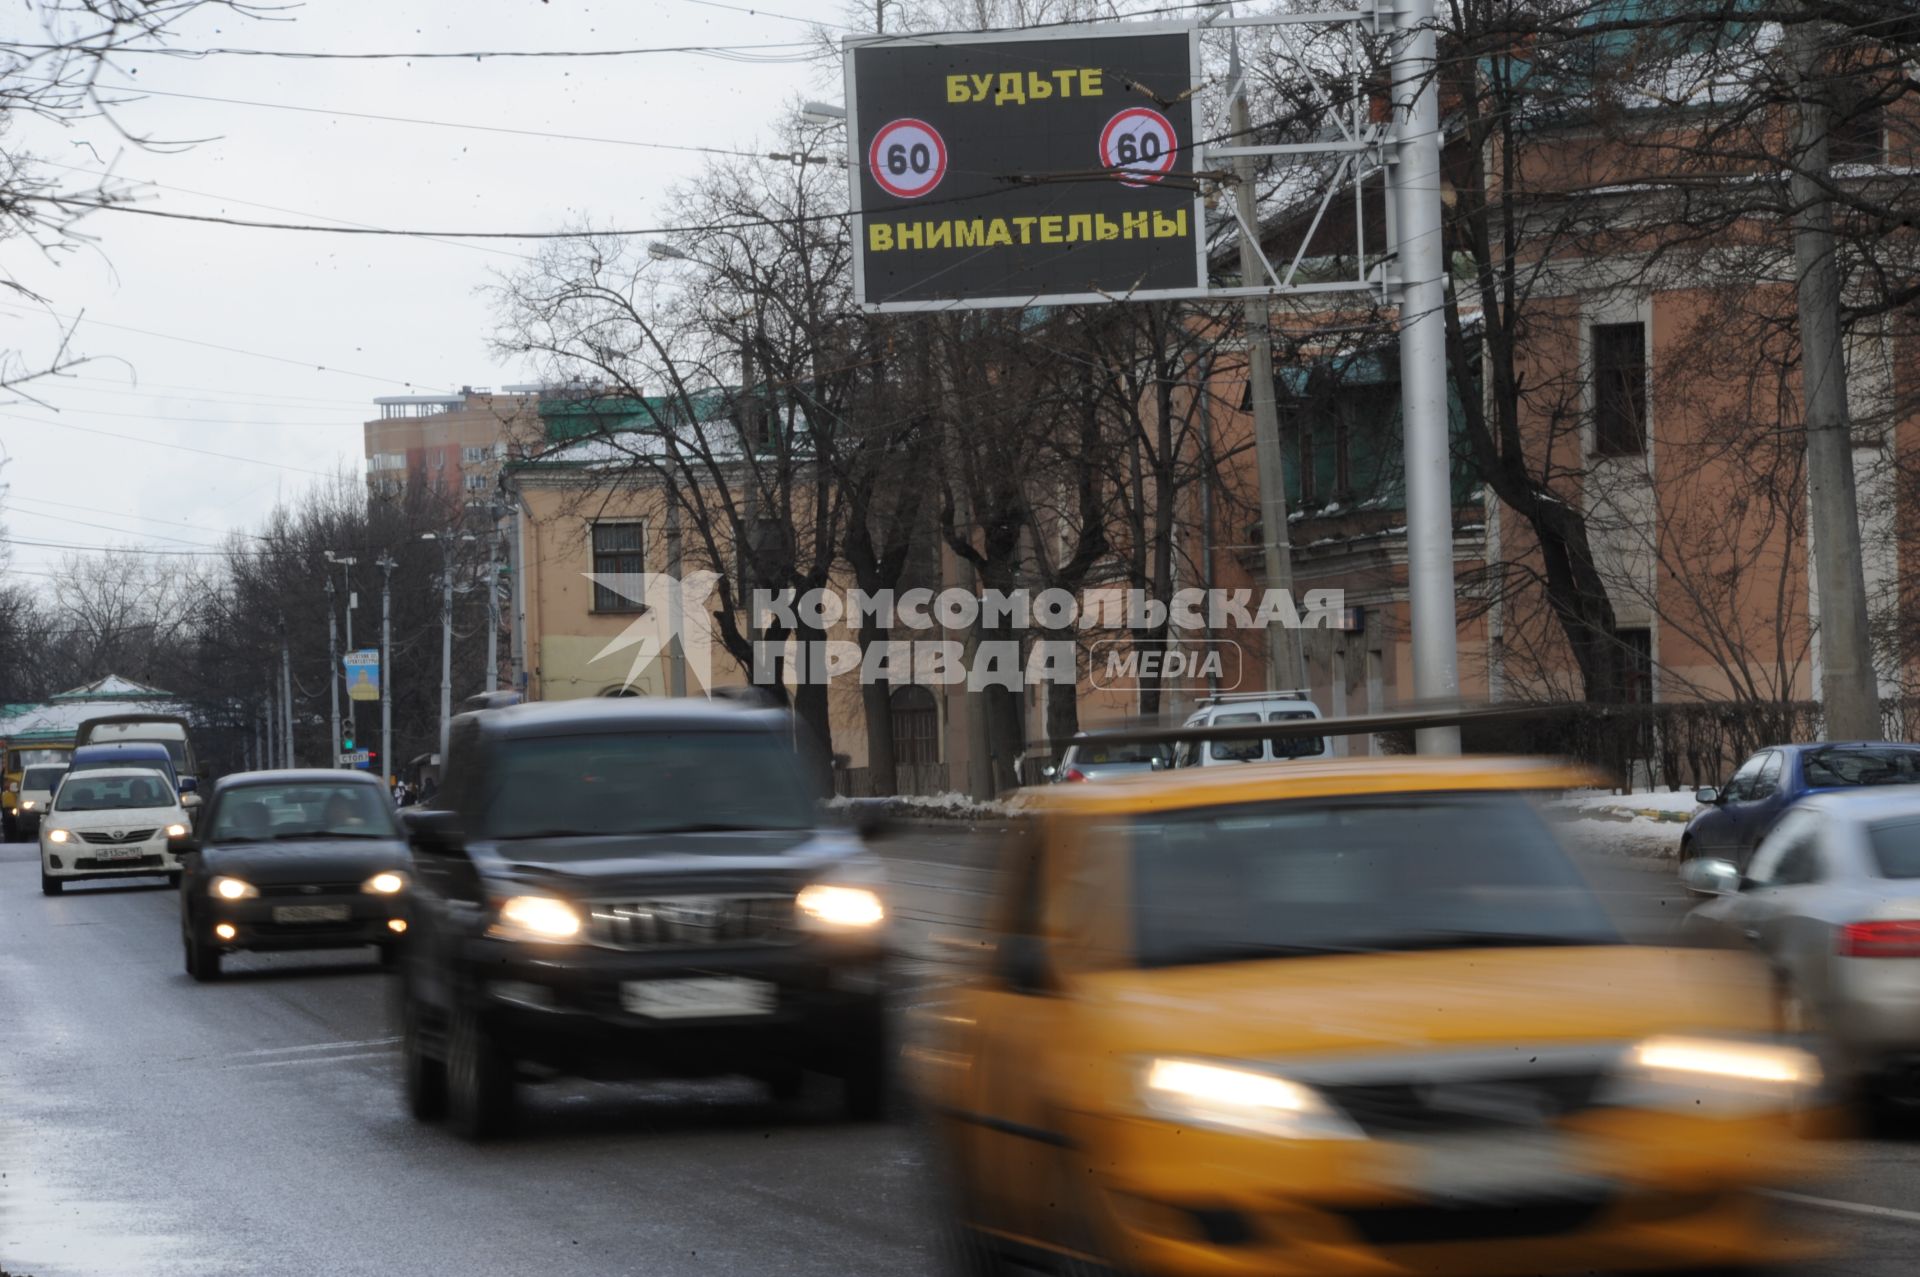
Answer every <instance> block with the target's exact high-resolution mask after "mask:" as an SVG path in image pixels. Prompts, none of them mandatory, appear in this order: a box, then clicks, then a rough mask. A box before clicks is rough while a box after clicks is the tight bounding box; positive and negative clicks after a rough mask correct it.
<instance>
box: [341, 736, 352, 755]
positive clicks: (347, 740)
mask: <svg viewBox="0 0 1920 1277" xmlns="http://www.w3.org/2000/svg"><path fill="white" fill-rule="evenodd" d="M340 751H341V752H342V753H345V754H351V753H352V752H353V737H352V736H343V737H341V738H340Z"/></svg>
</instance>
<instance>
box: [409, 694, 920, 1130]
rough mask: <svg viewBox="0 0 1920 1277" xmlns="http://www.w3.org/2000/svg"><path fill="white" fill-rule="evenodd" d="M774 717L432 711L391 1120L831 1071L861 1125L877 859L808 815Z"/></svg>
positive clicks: (789, 1085) (698, 709) (879, 1010)
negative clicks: (625, 1083)
mask: <svg viewBox="0 0 1920 1277" xmlns="http://www.w3.org/2000/svg"><path fill="white" fill-rule="evenodd" d="M794 738H795V732H794V726H793V720H792V719H791V718H790V717H788V716H787V715H786V714H784V713H782V712H779V711H768V710H759V709H745V708H738V707H735V706H731V705H727V704H724V703H720V702H710V701H682V700H673V701H665V700H647V699H641V698H619V699H593V700H579V701H565V702H547V703H539V704H529V705H516V706H511V707H507V708H500V709H484V710H479V711H476V712H473V713H468V714H462V715H460V716H459V717H457V718H455V719H454V720H453V722H452V724H451V725H450V728H449V731H448V747H447V758H446V766H445V768H444V772H445V777H444V779H443V781H442V783H441V786H440V789H439V792H438V793H437V794H435V796H434V797H433V799H432V800H431V802H430V803H429V804H428V806H427V807H425V808H421V809H415V810H412V811H409V812H407V813H406V821H407V825H408V836H409V841H410V842H411V844H412V848H413V857H414V880H413V883H412V893H411V897H410V902H409V904H410V914H409V919H408V922H409V926H408V930H407V931H406V933H405V939H404V941H403V945H402V953H401V957H400V972H401V976H402V978H401V979H400V980H399V981H398V982H397V984H398V986H399V987H398V996H399V999H400V1013H399V1019H400V1030H401V1036H402V1041H403V1044H404V1045H403V1048H402V1049H403V1052H404V1083H405V1091H406V1097H407V1103H408V1107H409V1108H410V1110H411V1111H412V1113H413V1115H414V1116H415V1117H417V1118H420V1119H422V1120H431V1119H435V1118H438V1117H441V1116H446V1117H449V1118H450V1119H451V1120H452V1123H453V1125H454V1127H455V1128H456V1129H457V1130H459V1131H460V1132H461V1133H462V1134H464V1135H466V1136H468V1137H470V1138H483V1137H485V1136H487V1135H489V1134H492V1133H495V1132H498V1131H500V1130H502V1129H504V1128H505V1127H507V1126H508V1125H510V1124H511V1122H512V1120H513V1116H514V1111H515V1088H516V1085H517V1084H518V1082H519V1081H521V1080H523V1079H526V1078H531V1077H551V1076H555V1075H567V1076H576V1077H590V1078H603V1079H618V1078H634V1077H662V1076H664V1077H695V1076H710V1075H717V1074H728V1073H741V1074H747V1075H749V1076H753V1077H757V1078H760V1079H762V1080H763V1081H765V1082H766V1083H767V1085H768V1086H769V1087H770V1088H771V1089H772V1090H773V1092H774V1095H775V1096H776V1098H787V1097H790V1096H791V1095H793V1094H794V1093H796V1092H797V1091H798V1090H799V1089H800V1085H801V1082H802V1079H803V1076H804V1074H805V1073H806V1072H808V1071H815V1072H821V1073H828V1074H832V1075H835V1076H837V1077H839V1078H840V1079H841V1084H842V1088H843V1095H844V1099H845V1104H846V1108H847V1111H848V1113H849V1115H850V1116H853V1117H855V1118H860V1119H871V1118H877V1117H879V1116H881V1114H882V1112H883V1110H884V1108H885V1105H886V1097H887V1093H888V1086H889V1075H890V1072H891V1070H890V1068H889V1064H890V1060H891V1047H890V1035H889V1032H888V1021H887V1017H886V1015H885V1012H884V995H885V983H886V982H885V954H886V931H887V916H886V915H887V910H886V906H885V903H884V901H883V898H882V889H881V876H880V869H879V863H878V860H877V858H876V857H874V856H873V855H872V854H871V853H870V852H868V851H867V849H866V848H865V846H864V844H863V842H862V841H861V838H860V837H859V835H858V834H857V833H856V832H855V831H854V830H851V829H843V828H837V827H833V826H832V825H830V824H829V823H828V822H827V821H826V820H825V819H824V814H823V810H822V807H821V805H820V801H819V799H820V794H819V792H818V789H817V787H816V785H815V784H814V783H813V782H812V781H811V780H810V779H809V777H810V775H811V774H812V773H811V771H810V769H809V767H808V766H807V763H806V761H805V759H804V757H803V755H802V754H801V752H800V751H799V750H797V749H796V747H795V745H794Z"/></svg>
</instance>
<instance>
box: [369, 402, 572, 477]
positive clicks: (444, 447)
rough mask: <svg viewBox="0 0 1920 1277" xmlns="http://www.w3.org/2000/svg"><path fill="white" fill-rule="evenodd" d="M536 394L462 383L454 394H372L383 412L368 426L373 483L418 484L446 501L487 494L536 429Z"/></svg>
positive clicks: (370, 474) (370, 470) (375, 403)
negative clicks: (504, 464) (515, 447)
mask: <svg viewBox="0 0 1920 1277" xmlns="http://www.w3.org/2000/svg"><path fill="white" fill-rule="evenodd" d="M538 392H539V388H538V387H535V386H508V387H506V388H505V389H504V390H502V391H500V392H498V393H495V392H491V391H487V390H475V389H473V388H472V387H464V388H462V390H461V392H460V393H459V394H457V395H383V396H381V397H380V398H378V399H375V400H374V401H373V402H374V406H375V407H377V408H378V409H379V410H380V415H379V416H378V417H376V418H374V419H373V420H371V421H368V422H367V423H365V425H364V427H363V435H364V444H365V450H366V459H367V483H368V485H369V487H371V488H372V489H374V490H375V491H386V492H397V491H399V490H400V489H402V488H404V487H406V486H407V485H408V484H409V483H418V484H419V485H420V486H422V487H424V488H427V489H429V490H431V491H434V492H438V493H440V494H442V495H443V496H445V498H446V499H447V501H448V502H449V504H453V505H463V504H466V503H469V502H474V501H483V500H486V499H487V495H488V494H489V493H491V492H492V491H493V490H494V488H495V486H496V484H497V482H498V479H499V475H500V466H501V463H502V462H503V461H505V460H506V458H507V456H508V454H509V452H510V451H512V448H513V445H514V443H515V442H516V441H518V440H520V439H522V438H524V437H526V436H527V434H528V433H529V432H531V431H534V430H537V422H538V418H537V415H536V409H537V407H538V402H539V401H538Z"/></svg>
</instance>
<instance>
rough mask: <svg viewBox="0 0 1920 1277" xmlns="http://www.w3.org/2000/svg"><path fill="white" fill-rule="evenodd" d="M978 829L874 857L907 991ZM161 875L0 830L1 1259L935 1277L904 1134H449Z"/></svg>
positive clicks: (965, 923) (339, 1003)
mask: <svg viewBox="0 0 1920 1277" xmlns="http://www.w3.org/2000/svg"><path fill="white" fill-rule="evenodd" d="M986 846H987V843H986V840H985V839H984V838H982V837H979V836H976V835H970V834H968V833H967V832H966V831H964V830H955V831H952V832H947V831H942V832H937V833H932V834H916V835H914V836H912V837H909V838H904V839H901V840H898V841H895V842H893V843H891V844H889V846H888V850H889V852H890V856H891V859H892V862H893V864H892V874H893V878H894V881H895V884H896V890H897V891H898V893H899V896H898V905H899V909H900V914H901V916H902V918H903V919H904V920H905V922H906V924H907V926H906V931H907V945H908V948H909V950H910V952H911V953H912V954H913V955H915V956H914V957H913V958H912V959H911V960H910V961H908V962H907V963H905V964H903V966H904V973H905V974H904V979H905V982H906V985H907V987H906V988H904V989H903V991H902V998H903V1000H912V999H913V998H914V997H915V996H916V992H915V990H917V989H923V988H924V987H925V986H927V985H929V984H932V983H937V982H938V981H940V980H941V979H943V978H946V977H947V976H948V975H950V974H951V968H950V967H949V966H948V965H947V963H946V961H945V957H944V955H945V954H946V952H947V951H946V950H945V949H944V948H943V947H942V946H940V945H938V944H937V943H934V940H933V937H934V936H935V935H938V934H947V935H965V934H966V932H967V931H968V930H969V929H970V928H971V926H972V925H973V924H974V923H975V921H976V919H977V917H978V913H979V910H980V908H981V907H982V906H983V904H984V900H985V896H984V894H983V886H984V879H983V876H982V873H981V869H980V866H981V864H982V862H983V860H984V858H985V855H986V850H985V849H986ZM1596 874H1597V885H1598V886H1599V887H1600V888H1601V889H1602V890H1603V891H1606V892H1608V893H1609V894H1608V899H1609V900H1610V901H1611V902H1612V903H1614V904H1615V906H1616V907H1617V908H1618V909H1619V910H1620V912H1621V913H1622V914H1623V916H1625V917H1626V918H1627V919H1628V921H1629V925H1630V926H1632V927H1633V928H1634V929H1635V930H1636V931H1641V932H1643V933H1651V934H1655V935H1657V934H1659V933H1661V932H1662V931H1664V930H1665V928H1666V927H1667V926H1668V925H1670V922H1671V920H1672V919H1674V918H1677V917H1678V915H1679V913H1680V912H1681V911H1682V910H1683V909H1684V907H1685V905H1684V901H1683V899H1682V898H1681V897H1680V896H1679V895H1678V894H1677V893H1676V892H1675V891H1673V890H1672V889H1670V887H1669V885H1668V884H1669V878H1668V876H1667V875H1666V874H1665V873H1664V872H1653V871H1650V870H1649V869H1648V868H1647V867H1646V866H1644V865H1642V864H1638V863H1634V862H1613V863H1610V864H1608V865H1604V866H1602V867H1601V868H1600V869H1598V870H1597V871H1596ZM177 908H178V906H177V899H176V897H175V895H174V893H172V892H171V891H169V890H166V889H164V888H162V887H158V886H148V885H145V884H144V883H143V884H142V885H139V886H125V887H121V886H111V885H107V886H100V885H94V886H82V887H75V888H70V889H69V891H68V893H67V894H66V895H64V896H61V897H58V898H54V899H46V898H42V897H41V896H40V895H39V893H38V886H37V881H36V879H35V877H34V853H33V849H32V848H31V847H29V846H6V847H0V1272H4V1273H6V1274H11V1275H12V1277H145V1275H147V1274H153V1275H154V1277H166V1275H169V1274H192V1275H193V1277H216V1275H218V1274H229V1273H231V1274H248V1275H258V1277H281V1275H283V1274H284V1275H286V1277H293V1275H294V1274H300V1275H302V1277H305V1275H307V1274H330V1275H339V1277H347V1275H351V1274H362V1273H366V1274H374V1273H378V1274H382V1275H383V1277H387V1275H391V1274H414V1273H420V1274H439V1273H472V1274H494V1273H503V1274H504V1273H516V1272H525V1273H533V1274H540V1275H541V1277H570V1275H572V1274H595V1275H599V1274H646V1275H647V1277H679V1275H681V1274H688V1275H691V1274H706V1275H713V1274H749V1273H750V1274H754V1275H755V1277H762V1275H769V1274H773V1275H784V1274H796V1275H800V1274H821V1275H823V1277H825V1275H828V1274H832V1275H836V1277H837V1275H840V1274H877V1275H878V1274H884V1275H885V1277H912V1275H914V1274H921V1273H929V1272H931V1271H932V1270H933V1269H934V1266H935V1265H934V1263H933V1255H932V1251H931V1248H930V1246H929V1236H930V1231H931V1230H930V1227H929V1222H928V1221H929V1214H928V1206H927V1196H926V1191H925V1184H924V1182H923V1181H924V1176H923V1175H922V1173H921V1168H920V1163H919V1160H918V1158H917V1156H916V1154H915V1152H914V1151H913V1143H912V1141H911V1140H910V1138H909V1137H908V1135H907V1133H906V1132H905V1131H904V1130H903V1129H902V1128H900V1127H894V1126H875V1127H859V1126H848V1125H843V1124H841V1123H840V1122H839V1121H838V1120H837V1118H836V1116H835V1105H834V1097H833V1094H832V1088H831V1085H830V1084H822V1085H821V1086H819V1087H818V1088H816V1090H815V1091H814V1093H812V1094H810V1095H809V1096H808V1097H807V1098H806V1099H805V1100H804V1101H802V1102H801V1103H800V1104H798V1105H797V1106H775V1105H772V1104H770V1103H768V1102H766V1101H765V1100H764V1099H763V1098H762V1096H761V1093H760V1091H759V1089H758V1088H757V1087H756V1086H755V1085H753V1084H751V1083H747V1082H738V1083H735V1082H713V1083H699V1084H671V1085H668V1084H662V1085H652V1086H626V1087H608V1086H595V1085H591V1084H578V1085H573V1084H560V1085H556V1086H546V1087H537V1088H530V1089H529V1091H528V1092H527V1094H528V1096H529V1103H530V1106H531V1113H530V1117H529V1120H528V1121H527V1122H526V1123H524V1128H525V1129H524V1133H522V1134H520V1135H518V1136H516V1137H515V1138H513V1139H511V1140H510V1141H508V1142H506V1143H504V1144H499V1145H492V1146H487V1147H484V1148H474V1147H471V1146H468V1145H466V1144H463V1143H462V1142H460V1141H459V1140H457V1139H455V1138H454V1137H452V1136H450V1135H448V1134H447V1133H445V1132H444V1131H442V1130H440V1129H438V1128H435V1127H422V1126H419V1125H417V1124H415V1123H414V1122H412V1121H411V1120H410V1119H409V1118H408V1117H407V1116H406V1115H405V1113H404V1112H403V1111H402V1110H401V1107H400V1102H399V1099H398V1088H397V1086H396V1081H395V1065H396V1058H397V1057H396V1054H395V1047H396V1043H395V1041H394V1039H393V1036H392V1032H393V1030H392V1028H391V1025H390V1021H389V1008H388V1005H387V997H388V992H389V990H388V981H387V979H386V977H384V976H382V975H381V974H380V973H379V971H378V969H377V968H376V967H375V966H373V965H372V963H371V961H362V960H361V959H360V957H359V956H358V955H357V954H337V955H336V954H319V955H273V956H262V955H247V956H243V957H240V958H237V959H229V963H228V970H229V971H230V972H231V975H230V977H229V978H227V979H225V980H223V981H222V982H221V983H219V984H216V985H213V986H200V985H196V984H194V983H193V982H192V981H191V980H189V979H188V977H187V976H186V974H185V972H184V971H182V970H181V966H180V946H179V933H178V914H177ZM1823 1156H1824V1157H1826V1159H1827V1160H1828V1162H1829V1163H1830V1165H1831V1166H1832V1168H1833V1171H1834V1174H1833V1176H1832V1178H1831V1179H1830V1180H1829V1181H1828V1182H1827V1183H1824V1184H1822V1185H1821V1186H1819V1189H1818V1192H1817V1194H1816V1195H1817V1196H1819V1197H1820V1198H1821V1199H1822V1203H1821V1204H1818V1205H1814V1206H1807V1205H1805V1204H1793V1205H1789V1204H1783V1207H1782V1211H1783V1217H1785V1216H1786V1215H1788V1214H1793V1213H1798V1214H1800V1215H1801V1216H1803V1217H1804V1218H1806V1219H1808V1220H1811V1221H1816V1222H1818V1223H1820V1224H1823V1225H1825V1226H1826V1227H1828V1228H1829V1229H1830V1230H1832V1231H1833V1232H1834V1234H1835V1236H1836V1238H1837V1239H1838V1241H1839V1243H1840V1245H1841V1251H1840V1253H1839V1254H1838V1255H1837V1256H1836V1257H1835V1258H1834V1259H1832V1260H1830V1261H1826V1262H1823V1263H1820V1264H1818V1265H1814V1266H1812V1267H1811V1268H1805V1269H1802V1271H1804V1272H1811V1273H1818V1274H1820V1275H1821V1277H1827V1275H1829V1274H1831V1275H1832V1277H1840V1275H1841V1274H1846V1275H1848V1277H1851V1275H1853V1274H1875V1275H1879V1274H1885V1275H1887V1277H1892V1274H1895V1273H1901V1274H1905V1273H1908V1272H1911V1271H1912V1262H1911V1255H1912V1253H1913V1250H1914V1248H1915V1247H1916V1246H1920V1137H1916V1136H1914V1135H1904V1136H1893V1137H1888V1138H1880V1139H1875V1140H1868V1141H1850V1142H1847V1143H1837V1144H1833V1145H1829V1146H1827V1147H1826V1148H1825V1149H1824V1150H1823Z"/></svg>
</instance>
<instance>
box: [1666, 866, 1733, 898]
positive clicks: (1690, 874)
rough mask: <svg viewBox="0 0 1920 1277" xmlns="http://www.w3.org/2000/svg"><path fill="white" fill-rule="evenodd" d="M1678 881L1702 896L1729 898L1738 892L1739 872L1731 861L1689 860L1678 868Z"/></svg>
mask: <svg viewBox="0 0 1920 1277" xmlns="http://www.w3.org/2000/svg"><path fill="white" fill-rule="evenodd" d="M1680 881H1681V882H1683V883H1685V884H1686V886H1687V889H1688V890H1689V891H1694V892H1698V893H1699V894H1700V895H1703V896H1731V895H1734V894H1736V893H1738V892H1739V890H1740V870H1739V868H1738V867H1737V866H1736V865H1735V864H1734V863H1733V862H1732V861H1731V860H1708V859H1701V860H1689V861H1688V862H1687V863H1686V864H1684V865H1682V866H1680Z"/></svg>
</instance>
